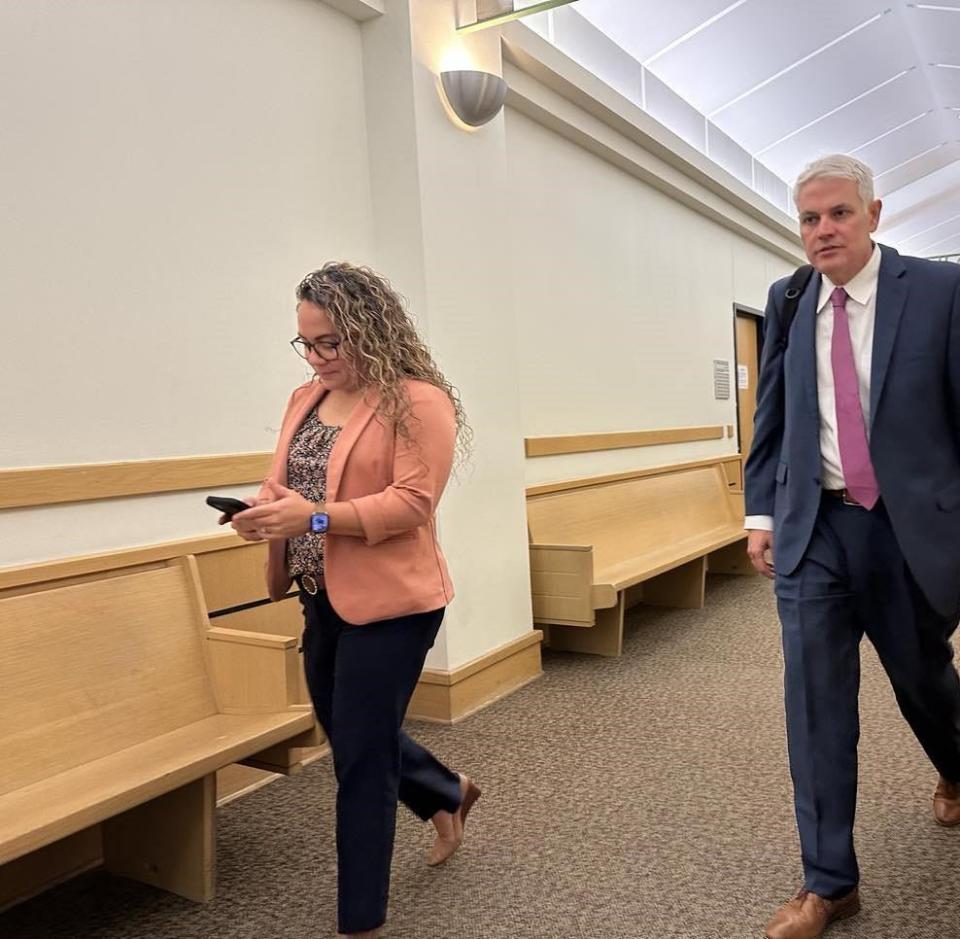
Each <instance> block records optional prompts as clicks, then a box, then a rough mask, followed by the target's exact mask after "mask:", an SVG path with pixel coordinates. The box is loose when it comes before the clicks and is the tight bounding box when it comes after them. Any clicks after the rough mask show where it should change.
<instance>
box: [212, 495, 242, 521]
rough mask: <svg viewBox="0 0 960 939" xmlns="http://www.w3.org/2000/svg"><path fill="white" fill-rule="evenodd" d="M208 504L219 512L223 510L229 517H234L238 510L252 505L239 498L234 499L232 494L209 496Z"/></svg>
mask: <svg viewBox="0 0 960 939" xmlns="http://www.w3.org/2000/svg"><path fill="white" fill-rule="evenodd" d="M207 505H209V506H210V508H212V509H216V510H217V511H218V512H223V514H224V515H226V516H227V518H228V519H230V518H233V516H234V515H236V514H237V512H243V511H245V510H246V509H249V508H250V506H249V505H247V503H246V502H241V501H240V500H239V499H232V498H231V497H230V496H207Z"/></svg>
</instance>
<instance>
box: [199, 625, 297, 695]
mask: <svg viewBox="0 0 960 939" xmlns="http://www.w3.org/2000/svg"><path fill="white" fill-rule="evenodd" d="M205 645H206V648H207V655H208V662H209V666H210V675H211V679H212V681H213V686H214V688H215V691H216V696H217V702H218V704H219V706H220V711H221V712H222V713H224V714H264V713H274V712H277V711H287V710H289V709H290V708H291V706H292V705H294V704H295V703H296V700H297V690H298V683H299V672H300V658H299V656H298V655H297V640H296V639H295V638H293V637H292V636H273V635H270V634H269V633H256V632H247V631H246V630H240V629H223V628H218V627H213V628H211V629H208V630H206V642H205Z"/></svg>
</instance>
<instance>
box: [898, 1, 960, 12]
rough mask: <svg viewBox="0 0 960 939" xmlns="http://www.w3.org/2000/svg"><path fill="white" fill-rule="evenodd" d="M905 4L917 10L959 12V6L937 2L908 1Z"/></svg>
mask: <svg viewBox="0 0 960 939" xmlns="http://www.w3.org/2000/svg"><path fill="white" fill-rule="evenodd" d="M907 6H909V7H913V8H914V9H917V10H941V11H942V12H944V13H960V7H946V6H941V5H940V4H937V3H908V4H907Z"/></svg>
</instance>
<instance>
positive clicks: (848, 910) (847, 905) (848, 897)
mask: <svg viewBox="0 0 960 939" xmlns="http://www.w3.org/2000/svg"><path fill="white" fill-rule="evenodd" d="M859 912H860V894H859V892H858V890H857V888H856V887H854V888H853V890H851V891H850V892H849V893H847V894H844V895H843V896H842V897H838V898H837V899H836V900H827V899H825V898H824V897H821V896H817V894H815V893H811V892H810V891H809V890H801V891H800V892H799V893H798V894H797V895H796V896H795V897H794V898H793V899H792V900H790V901H789V902H788V903H784V905H783V906H781V907H780V909H779V910H777V912H776V913H774V914H773V918H772V919H771V920H770V922H769V923H767V931H766V933H764V935H765V936H766V939H819V937H820V936H822V935H823V931H824V930H825V929H826V928H827V927H828V926H829V925H830V924H831V923H835V922H836V921H837V920H838V919H847V918H848V917H850V916H855V915H856V914H857V913H859Z"/></svg>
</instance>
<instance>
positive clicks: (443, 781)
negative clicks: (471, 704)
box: [300, 589, 462, 933]
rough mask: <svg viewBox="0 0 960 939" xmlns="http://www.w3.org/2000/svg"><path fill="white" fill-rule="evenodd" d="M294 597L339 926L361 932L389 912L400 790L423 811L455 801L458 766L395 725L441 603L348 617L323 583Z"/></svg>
mask: <svg viewBox="0 0 960 939" xmlns="http://www.w3.org/2000/svg"><path fill="white" fill-rule="evenodd" d="M300 601H301V603H302V604H303V609H304V620H305V624H306V627H305V629H304V633H303V660H304V669H305V671H306V678H307V687H308V688H309V689H310V696H311V698H312V699H313V706H314V709H315V710H316V712H317V719H318V720H319V721H320V724H321V726H322V727H323V729H324V732H325V733H326V735H327V737H328V739H329V740H330V746H331V749H332V750H333V765H334V771H335V772H336V776H337V863H338V883H337V899H338V917H337V922H338V930H339V931H340V932H343V933H353V932H364V931H366V930H368V929H376V928H378V927H379V926H382V925H383V923H384V921H385V920H386V916H387V898H388V895H389V890H390V861H391V859H392V857H393V838H394V829H395V826H396V816H397V800H398V799H399V800H400V801H401V802H403V803H404V805H406V806H407V807H408V808H410V809H411V810H412V811H413V812H414V813H415V814H416V815H418V816H419V817H420V818H421V819H423V820H424V821H426V820H428V819H429V818H431V817H432V816H433V815H434V814H435V813H436V812H437V811H438V810H440V809H444V810H445V811H447V812H455V811H456V810H457V809H458V808H459V806H460V801H461V797H462V796H461V792H460V779H459V777H458V776H457V774H456V773H454V772H451V771H450V770H449V769H447V768H446V767H445V766H444V765H443V764H442V763H441V762H440V761H439V760H437V759H436V757H434V756H433V755H432V754H431V753H430V752H429V751H427V750H425V749H424V748H423V747H421V746H420V745H419V744H418V743H415V742H414V741H413V740H411V739H410V737H408V736H407V735H406V734H405V733H404V732H403V730H401V724H402V723H403V716H404V713H405V712H406V710H407V705H408V704H409V703H410V697H411V695H412V694H413V690H414V688H415V687H416V684H417V679H418V678H419V677H420V672H421V671H422V669H423V663H424V660H425V658H426V655H427V652H428V650H429V649H430V647H431V646H432V645H433V642H434V640H435V639H436V636H437V631H438V630H439V629H440V623H441V622H442V621H443V613H444V611H443V610H442V609H440V610H434V611H433V612H430V613H417V614H413V615H411V616H403V617H399V618H397V619H390V620H383V621H380V622H376V623H370V624H368V625H365V626H353V625H351V624H349V623H345V622H344V621H343V620H342V619H340V617H339V616H337V614H336V612H335V611H334V609H333V607H332V606H331V605H330V601H329V600H328V599H327V594H326V592H325V591H323V590H321V591H320V592H319V593H317V594H316V595H315V596H310V594H308V593H307V592H306V591H304V590H303V589H301V591H300Z"/></svg>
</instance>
